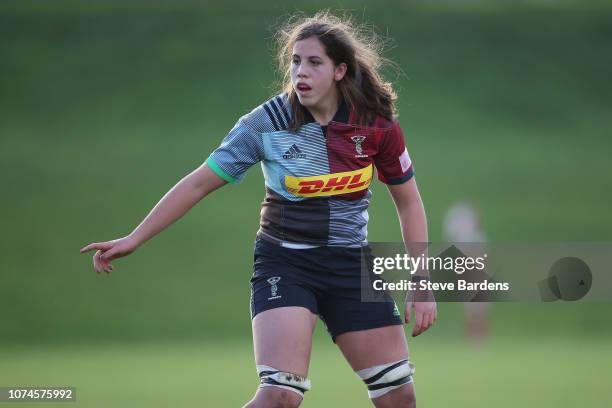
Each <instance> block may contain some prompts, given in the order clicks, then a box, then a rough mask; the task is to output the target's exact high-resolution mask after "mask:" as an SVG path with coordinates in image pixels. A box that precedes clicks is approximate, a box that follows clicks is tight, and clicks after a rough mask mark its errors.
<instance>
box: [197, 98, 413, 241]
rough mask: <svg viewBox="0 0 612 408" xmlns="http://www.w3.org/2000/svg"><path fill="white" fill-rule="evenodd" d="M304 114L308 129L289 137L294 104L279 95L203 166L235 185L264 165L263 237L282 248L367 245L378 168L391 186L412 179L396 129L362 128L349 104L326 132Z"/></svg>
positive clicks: (383, 121)
mask: <svg viewBox="0 0 612 408" xmlns="http://www.w3.org/2000/svg"><path fill="white" fill-rule="evenodd" d="M305 114H306V123H305V124H304V125H303V126H301V127H300V128H299V129H298V130H297V131H296V132H291V131H289V130H288V124H289V120H290V118H291V116H290V115H291V109H290V106H289V99H288V96H287V94H286V93H283V94H280V95H277V96H276V97H274V98H272V99H270V100H268V101H266V102H265V103H263V104H261V105H260V106H258V107H256V108H255V109H253V110H252V111H251V112H250V113H248V114H246V115H244V116H242V117H241V118H240V119H238V121H237V122H236V124H235V125H234V127H233V128H232V129H231V130H230V132H229V133H228V134H227V136H226V137H225V138H224V139H223V141H222V142H221V144H220V146H219V147H218V148H217V149H215V150H214V151H213V152H212V153H211V154H210V156H209V157H208V159H207V160H206V163H207V165H208V167H210V168H211V169H212V170H213V171H214V172H215V173H216V174H217V175H218V176H219V177H221V178H223V179H225V180H227V181H228V182H230V183H239V182H240V181H241V180H242V179H243V178H244V176H245V174H246V171H247V170H248V169H249V168H250V167H251V166H253V165H254V164H256V163H261V168H262V170H263V175H264V178H265V187H266V194H265V198H264V201H263V203H262V206H261V220H260V228H259V231H258V232H257V235H258V236H259V237H261V238H263V239H267V240H270V241H273V242H275V243H277V244H280V245H284V246H291V245H303V246H305V247H306V246H348V247H354V246H361V245H364V244H365V243H366V240H367V224H368V204H369V199H370V197H371V195H372V193H371V191H370V189H369V186H370V183H371V181H372V175H373V172H374V169H376V171H377V175H378V179H379V180H380V181H382V182H383V183H386V184H401V183H404V182H406V181H408V180H410V178H412V176H413V175H414V170H413V166H412V162H411V160H410V156H409V155H408V151H407V150H406V146H405V144H404V137H403V133H402V130H401V128H400V126H399V123H398V122H397V120H390V119H387V118H384V117H380V116H379V117H377V118H376V120H375V121H374V122H373V123H372V124H371V125H369V126H363V125H357V124H355V123H354V116H355V113H354V110H353V109H349V107H348V106H347V104H346V102H345V101H341V104H340V106H339V108H338V111H337V112H336V114H335V116H334V118H333V119H332V120H331V122H330V123H329V124H328V125H327V126H323V127H322V126H320V125H319V124H318V123H317V122H316V121H315V120H314V118H313V117H312V115H311V114H310V112H308V110H307V109H305Z"/></svg>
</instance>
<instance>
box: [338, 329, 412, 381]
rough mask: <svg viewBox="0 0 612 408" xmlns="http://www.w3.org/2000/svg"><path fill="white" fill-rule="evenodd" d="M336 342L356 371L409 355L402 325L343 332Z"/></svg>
mask: <svg viewBox="0 0 612 408" xmlns="http://www.w3.org/2000/svg"><path fill="white" fill-rule="evenodd" d="M336 344H337V345H338V347H340V350H341V351H342V354H344V357H345V358H346V360H347V361H348V363H349V364H350V365H351V367H352V368H353V370H354V371H359V370H363V369H364V368H369V367H373V366H376V365H380V364H386V363H390V362H393V361H397V360H402V359H405V358H408V357H409V352H408V344H407V343H406V335H405V334H404V326H402V325H393V326H386V327H379V328H375V329H369V330H359V331H353V332H348V333H343V334H340V335H339V336H337V337H336Z"/></svg>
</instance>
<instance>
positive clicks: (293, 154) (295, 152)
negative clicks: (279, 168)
mask: <svg viewBox="0 0 612 408" xmlns="http://www.w3.org/2000/svg"><path fill="white" fill-rule="evenodd" d="M305 158H306V154H304V153H302V151H301V150H300V148H299V147H297V145H296V144H294V145H293V146H291V147H290V148H289V150H287V151H286V152H285V154H283V159H305Z"/></svg>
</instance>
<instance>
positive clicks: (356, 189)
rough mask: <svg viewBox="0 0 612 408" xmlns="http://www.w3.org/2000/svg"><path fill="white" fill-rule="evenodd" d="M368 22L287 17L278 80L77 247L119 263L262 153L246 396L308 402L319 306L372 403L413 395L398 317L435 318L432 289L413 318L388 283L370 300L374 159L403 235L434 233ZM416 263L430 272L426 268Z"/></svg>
mask: <svg viewBox="0 0 612 408" xmlns="http://www.w3.org/2000/svg"><path fill="white" fill-rule="evenodd" d="M364 32H365V31H364V30H361V29H360V28H359V27H356V26H355V25H354V24H353V23H352V22H351V21H350V20H349V19H346V18H340V17H337V16H334V15H332V14H330V13H327V12H321V13H317V14H316V15H315V16H314V17H310V18H306V17H301V16H296V17H294V18H290V19H289V20H288V22H287V23H286V24H285V25H284V26H283V27H281V28H280V30H279V31H278V44H279V48H278V61H279V69H280V72H281V73H282V74H283V76H284V83H283V89H282V92H281V93H279V94H278V95H276V96H275V97H273V98H271V99H270V100H268V101H266V102H265V103H263V104H261V105H260V106H258V107H256V108H255V109H253V110H252V111H251V112H250V113H248V114H246V115H244V116H242V117H241V118H240V119H239V120H238V121H237V123H236V124H235V126H234V127H233V128H232V129H231V130H230V132H229V134H228V135H227V136H226V137H225V138H224V139H223V141H222V142H221V144H220V146H219V147H218V148H217V149H215V150H214V151H213V152H212V154H211V155H210V156H209V157H208V159H207V160H206V162H205V163H204V164H203V165H202V166H200V167H199V168H197V169H195V170H194V171H193V172H192V173H191V174H189V175H187V176H186V177H185V178H183V179H182V180H181V181H180V182H179V183H177V184H176V185H175V186H174V187H173V188H172V189H171V190H170V191H169V192H168V193H167V194H166V195H165V196H164V197H163V198H162V199H161V201H160V202H159V203H158V204H157V205H156V206H155V207H154V208H153V210H152V211H151V212H150V213H149V215H148V216H147V217H146V218H145V219H144V221H143V222H142V223H141V224H140V225H139V226H138V227H137V228H136V229H135V230H134V231H133V232H132V233H130V234H129V235H128V236H126V237H123V238H120V239H116V240H113V241H108V242H99V243H92V244H89V245H87V246H85V247H84V248H82V249H81V252H86V251H90V250H96V252H95V254H94V256H93V263H94V268H95V270H96V271H97V272H98V273H100V272H102V271H105V272H107V273H110V272H111V271H112V270H113V267H112V265H111V262H112V261H113V260H115V259H117V258H120V257H123V256H126V255H129V254H131V253H132V252H133V251H135V250H136V249H137V248H138V247H139V246H141V245H142V244H143V243H144V242H146V241H147V240H149V239H151V238H152V237H153V236H155V235H156V234H158V233H159V232H161V231H162V230H163V229H165V228H166V227H167V226H169V225H170V224H172V223H173V222H175V221H176V220H178V219H179V218H180V217H182V216H183V215H184V214H185V213H186V212H187V211H188V210H189V209H191V208H192V207H193V206H194V205H195V204H196V203H198V202H199V201H200V200H201V199H202V198H204V197H205V196H207V195H208V194H209V193H211V192H212V191H214V190H216V189H218V188H220V187H222V186H224V185H226V184H228V183H238V182H240V181H241V180H242V179H243V178H244V176H245V175H246V172H247V170H248V169H249V168H250V167H251V166H253V165H255V164H257V163H261V165H262V170H263V173H264V177H265V186H266V196H265V199H264V201H263V203H262V210H261V222H260V228H259V231H258V232H257V237H256V241H255V248H254V267H253V274H252V277H251V316H252V329H253V342H254V348H255V360H256V361H255V362H256V368H257V371H258V374H259V377H260V386H259V388H258V390H257V392H256V394H255V396H254V397H253V399H252V400H251V401H250V402H248V403H247V404H246V405H245V407H249V408H254V407H297V406H298V405H299V404H300V403H301V401H302V399H303V396H304V392H306V391H307V390H309V389H310V380H309V379H308V368H309V363H310V353H311V347H312V334H313V331H314V328H315V323H316V320H317V317H320V318H321V319H322V320H323V321H324V323H325V324H326V326H327V329H328V331H329V333H330V336H331V338H332V340H333V341H334V342H335V343H336V344H337V345H338V347H339V348H340V350H341V352H342V353H343V355H344V356H345V358H346V359H347V361H348V362H349V364H350V365H351V367H352V368H353V370H354V371H355V372H356V373H357V375H358V376H359V377H360V378H361V379H362V380H363V381H364V383H365V384H366V386H367V389H368V395H369V397H370V398H371V400H372V402H373V404H374V405H375V406H376V407H405V408H408V407H414V406H415V405H416V402H415V401H416V399H415V392H414V387H413V379H412V375H413V372H414V368H413V365H412V363H411V362H410V361H409V352H408V346H407V342H406V338H405V333H404V329H403V323H409V322H410V318H411V312H412V309H414V313H415V317H414V320H415V325H414V329H413V332H412V335H413V336H418V335H420V334H421V333H423V332H424V331H425V330H427V329H428V328H429V327H430V326H431V325H432V324H433V323H434V321H435V320H436V318H437V311H436V303H435V300H434V299H433V295H432V294H431V292H423V293H422V294H420V295H419V296H417V297H416V299H414V300H411V301H409V302H407V303H406V305H405V308H406V309H405V317H404V319H402V318H401V314H400V311H399V310H398V308H397V306H396V305H395V303H394V302H393V300H392V299H391V297H390V296H388V297H386V298H385V301H383V302H362V301H361V285H360V283H361V276H360V274H361V259H362V254H363V253H365V254H366V257H369V258H368V259H371V254H370V252H369V246H368V244H367V240H366V236H367V222H368V213H367V208H368V204H369V198H370V196H371V191H370V190H369V186H370V183H371V180H372V178H373V174H374V172H373V170H374V167H375V168H376V170H377V174H378V178H379V180H380V181H381V182H383V183H385V184H386V185H387V187H388V189H389V191H390V193H391V196H392V198H393V200H394V203H395V205H396V208H397V213H398V218H399V222H400V225H401V229H402V236H403V239H404V242H405V243H406V246H407V247H408V246H410V243H415V242H420V243H423V242H427V241H428V234H427V220H426V216H425V210H424V208H423V203H422V201H421V197H420V194H419V191H418V189H417V185H416V181H415V178H414V170H413V166H412V162H411V159H410V156H409V155H408V151H407V149H406V146H405V144H404V137H403V133H402V130H401V128H400V126H399V123H398V121H397V119H396V111H395V100H396V95H395V92H394V90H393V87H392V85H391V84H390V83H388V82H385V81H384V80H383V79H382V78H381V76H380V75H379V72H378V70H379V68H380V65H381V62H382V61H383V59H382V58H381V57H380V55H379V48H378V43H377V41H376V40H375V38H374V37H371V36H368V35H366V34H364ZM237 58H242V57H240V56H237ZM243 62H244V63H246V61H244V60H243ZM245 69H246V67H245ZM224 216H227V217H231V216H232V215H231V214H225V215H224ZM421 275H424V277H425V278H426V277H427V271H421Z"/></svg>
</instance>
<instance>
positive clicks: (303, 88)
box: [296, 84, 312, 92]
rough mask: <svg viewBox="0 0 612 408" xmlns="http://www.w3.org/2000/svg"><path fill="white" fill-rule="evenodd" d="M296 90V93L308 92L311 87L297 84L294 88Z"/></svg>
mask: <svg viewBox="0 0 612 408" xmlns="http://www.w3.org/2000/svg"><path fill="white" fill-rule="evenodd" d="M296 88H297V90H298V91H300V92H307V91H310V90H311V89H312V88H311V87H309V86H308V85H306V84H297V87H296Z"/></svg>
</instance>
